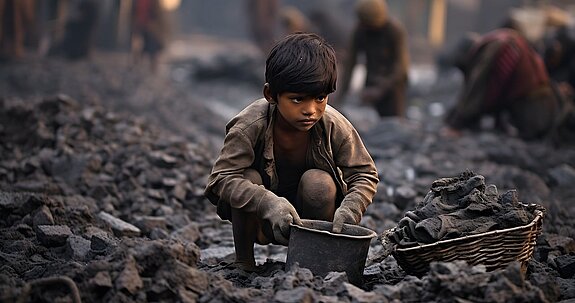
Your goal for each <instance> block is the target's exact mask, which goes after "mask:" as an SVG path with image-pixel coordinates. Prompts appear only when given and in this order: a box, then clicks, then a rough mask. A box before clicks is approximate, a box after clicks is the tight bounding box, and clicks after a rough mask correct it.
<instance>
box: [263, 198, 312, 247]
mask: <svg viewBox="0 0 575 303" xmlns="http://www.w3.org/2000/svg"><path fill="white" fill-rule="evenodd" d="M257 215H258V217H260V218H261V219H263V220H265V221H268V222H269V223H270V225H271V228H272V231H273V234H274V239H275V240H276V241H277V242H278V243H280V244H284V245H287V244H288V242H289V240H288V239H289V231H290V223H294V224H297V225H302V222H301V219H300V217H299V215H298V214H297V211H296V210H295V208H294V207H293V205H292V204H291V203H289V201H288V200H287V199H285V198H279V199H272V200H263V201H261V202H260V203H259V205H258V208H257Z"/></svg>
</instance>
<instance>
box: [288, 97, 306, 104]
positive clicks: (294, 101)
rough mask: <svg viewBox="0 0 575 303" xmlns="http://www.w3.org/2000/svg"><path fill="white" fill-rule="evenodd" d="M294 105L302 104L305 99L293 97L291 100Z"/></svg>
mask: <svg viewBox="0 0 575 303" xmlns="http://www.w3.org/2000/svg"><path fill="white" fill-rule="evenodd" d="M290 99H291V101H292V102H293V103H302V102H303V97H292V98H290Z"/></svg>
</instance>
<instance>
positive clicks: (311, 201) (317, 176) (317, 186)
mask: <svg viewBox="0 0 575 303" xmlns="http://www.w3.org/2000/svg"><path fill="white" fill-rule="evenodd" d="M299 192H300V193H301V198H302V199H303V201H304V203H306V204H308V205H309V206H311V207H323V206H324V205H325V204H326V203H329V202H333V203H335V198H336V195H337V186H336V185H335V181H334V180H333V178H332V176H331V175H330V174H329V173H328V172H326V171H323V170H320V169H310V170H308V171H306V172H305V173H304V174H303V175H302V177H301V181H300V188H299ZM316 204H317V205H316Z"/></svg>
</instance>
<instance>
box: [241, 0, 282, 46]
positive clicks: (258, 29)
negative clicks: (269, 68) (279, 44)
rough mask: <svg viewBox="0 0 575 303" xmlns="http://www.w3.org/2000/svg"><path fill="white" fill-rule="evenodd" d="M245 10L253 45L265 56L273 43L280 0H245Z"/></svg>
mask: <svg viewBox="0 0 575 303" xmlns="http://www.w3.org/2000/svg"><path fill="white" fill-rule="evenodd" d="M246 9H247V12H248V22H249V25H250V30H251V33H252V36H253V38H254V40H255V43H256V44H257V46H258V48H259V49H260V50H261V51H262V53H264V54H266V55H267V53H268V52H269V51H270V49H271V47H272V45H273V44H274V42H275V33H276V29H277V25H278V23H279V9H280V0H247V1H246Z"/></svg>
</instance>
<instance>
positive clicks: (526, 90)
mask: <svg viewBox="0 0 575 303" xmlns="http://www.w3.org/2000/svg"><path fill="white" fill-rule="evenodd" d="M451 57H452V60H453V61H452V63H453V65H454V66H455V67H457V68H459V69H460V70H461V72H463V75H464V83H463V87H462V90H461V92H460V94H459V97H458V99H457V102H456V104H455V105H454V106H453V107H452V108H451V109H450V111H449V112H448V114H447V116H446V118H445V123H446V127H445V128H443V129H442V130H441V134H442V135H444V136H448V137H458V136H460V135H461V130H463V129H471V130H481V119H482V118H483V117H486V116H492V117H493V118H494V120H495V122H494V127H495V129H496V130H500V131H503V132H505V133H508V134H511V135H517V136H519V137H521V138H523V139H526V140H529V139H540V138H545V137H547V138H551V139H553V140H554V141H555V143H560V142H558V141H564V140H565V139H566V138H567V139H568V140H572V138H573V137H572V134H571V135H569V133H570V132H571V131H572V130H575V128H574V126H575V124H574V122H575V121H573V120H574V116H573V101H572V100H571V99H570V98H569V96H566V95H564V94H562V93H561V91H560V90H558V89H557V87H556V85H555V84H554V82H553V81H552V80H551V79H550V78H549V74H548V72H547V70H546V67H545V64H544V62H543V59H542V58H541V56H540V55H539V53H537V51H536V50H535V49H534V48H533V46H532V45H531V44H530V43H529V41H527V39H526V38H525V37H524V36H523V35H522V34H520V32H518V31H516V30H514V29H511V28H500V29H496V30H494V31H491V32H489V33H486V34H485V35H482V36H481V35H478V34H474V33H472V34H469V35H467V36H466V38H465V39H464V40H463V41H462V42H461V43H460V45H459V46H458V47H457V48H456V49H455V51H454V53H453V54H452V55H451ZM560 137H562V138H560Z"/></svg>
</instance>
